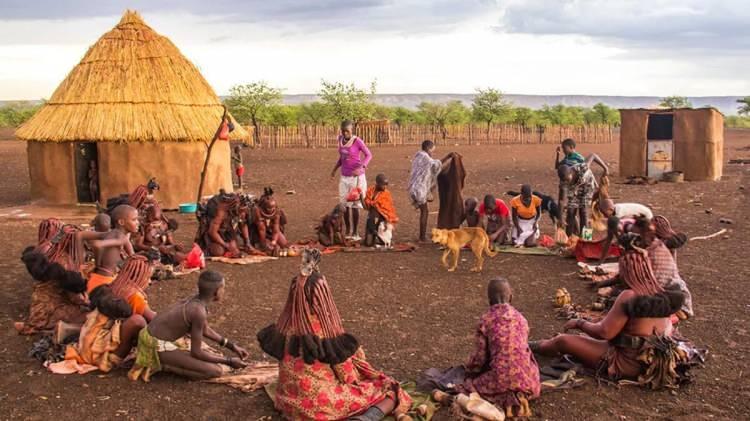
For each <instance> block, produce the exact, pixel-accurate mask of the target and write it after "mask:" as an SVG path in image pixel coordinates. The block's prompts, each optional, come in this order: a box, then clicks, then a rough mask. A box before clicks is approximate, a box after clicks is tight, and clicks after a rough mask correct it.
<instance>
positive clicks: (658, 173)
mask: <svg viewBox="0 0 750 421" xmlns="http://www.w3.org/2000/svg"><path fill="white" fill-rule="evenodd" d="M646 143H647V147H648V149H647V151H646V175H647V176H648V177H651V178H656V179H661V177H662V175H663V174H664V173H665V172H670V171H672V157H673V156H674V114H656V113H652V114H649V115H648V124H647V128H646Z"/></svg>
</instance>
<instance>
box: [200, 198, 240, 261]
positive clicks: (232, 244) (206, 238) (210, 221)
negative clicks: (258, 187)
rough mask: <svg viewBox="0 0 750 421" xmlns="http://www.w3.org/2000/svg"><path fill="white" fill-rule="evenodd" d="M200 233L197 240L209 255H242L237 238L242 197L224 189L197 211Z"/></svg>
mask: <svg viewBox="0 0 750 421" xmlns="http://www.w3.org/2000/svg"><path fill="white" fill-rule="evenodd" d="M196 217H197V218H198V234H197V235H196V238H195V242H196V243H198V245H199V246H200V247H201V249H202V250H203V252H204V253H205V254H206V255H207V256H217V257H221V256H223V257H240V256H241V255H242V253H241V252H240V249H239V246H238V244H237V238H238V237H239V234H240V232H239V231H238V228H237V227H238V225H239V218H240V197H239V196H238V195H236V194H232V193H226V192H224V191H223V190H222V191H220V192H219V194H217V195H215V196H213V197H212V198H211V199H209V200H208V202H207V203H206V204H205V205H201V206H200V207H199V209H198V212H196Z"/></svg>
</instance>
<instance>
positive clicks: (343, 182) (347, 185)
mask: <svg viewBox="0 0 750 421" xmlns="http://www.w3.org/2000/svg"><path fill="white" fill-rule="evenodd" d="M355 187H359V189H360V190H361V191H362V197H364V195H365V193H367V177H366V176H365V175H364V174H362V175H359V176H351V177H346V176H343V175H342V176H341V179H340V180H339V201H340V202H341V204H343V205H344V206H346V207H347V208H355V209H362V201H361V200H357V201H356V202H348V201H347V200H346V196H348V195H349V192H350V191H352V189H353V188H355Z"/></svg>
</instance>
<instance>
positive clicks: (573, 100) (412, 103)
mask: <svg viewBox="0 0 750 421" xmlns="http://www.w3.org/2000/svg"><path fill="white" fill-rule="evenodd" d="M506 97H507V98H508V99H509V100H510V101H512V102H513V104H514V105H515V106H517V107H529V108H541V107H542V106H543V105H545V104H546V105H558V104H563V105H568V106H579V107H591V106H593V105H594V104H597V103H599V102H603V103H604V104H606V105H608V106H610V107H612V108H651V107H656V106H657V105H658V104H659V101H660V100H661V97H658V96H606V95H601V96H596V95H513V94H508V95H506ZM222 98H223V97H222ZM472 98H474V94H377V95H375V102H377V103H378V104H382V105H387V106H389V107H397V106H398V107H405V108H409V109H415V108H417V105H418V104H419V103H420V102H447V101H453V100H459V101H461V102H463V103H464V104H466V105H467V106H468V105H471V100H472ZM740 98H741V97H740V96H702V97H688V99H689V100H690V102H691V103H692V104H693V106H694V107H696V108H698V107H704V106H707V105H711V106H713V107H715V108H717V109H718V110H719V111H721V112H722V113H724V114H725V115H735V114H737V100H738V99H740ZM316 99H317V96H316V95H312V94H300V95H284V103H285V104H301V103H305V102H312V101H315V100H316ZM12 102H17V101H0V106H3V105H5V104H8V103H12ZM28 102H30V103H38V102H39V101H28Z"/></svg>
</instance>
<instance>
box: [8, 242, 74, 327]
mask: <svg viewBox="0 0 750 421" xmlns="http://www.w3.org/2000/svg"><path fill="white" fill-rule="evenodd" d="M21 260H22V261H23V263H24V264H25V265H26V269H27V270H28V271H29V274H30V275H31V277H32V278H33V279H34V280H35V281H37V283H36V285H34V289H33V292H32V293H31V305H30V306H29V317H28V318H27V319H26V320H25V321H23V322H15V323H14V328H15V329H16V331H17V332H18V333H19V334H21V335H32V334H34V333H37V332H40V331H45V330H51V329H53V328H54V327H55V325H57V324H58V323H59V322H67V323H79V324H80V323H83V321H84V319H85V318H86V312H87V309H86V304H88V301H87V298H86V279H84V278H83V276H82V275H81V273H80V272H78V271H71V270H67V269H66V268H65V267H64V266H62V265H61V264H60V263H58V262H50V261H49V260H48V259H47V257H46V256H45V255H44V254H42V253H39V252H37V251H35V250H34V249H33V248H31V247H29V248H27V249H26V250H25V251H24V253H23V256H22V257H21Z"/></svg>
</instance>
